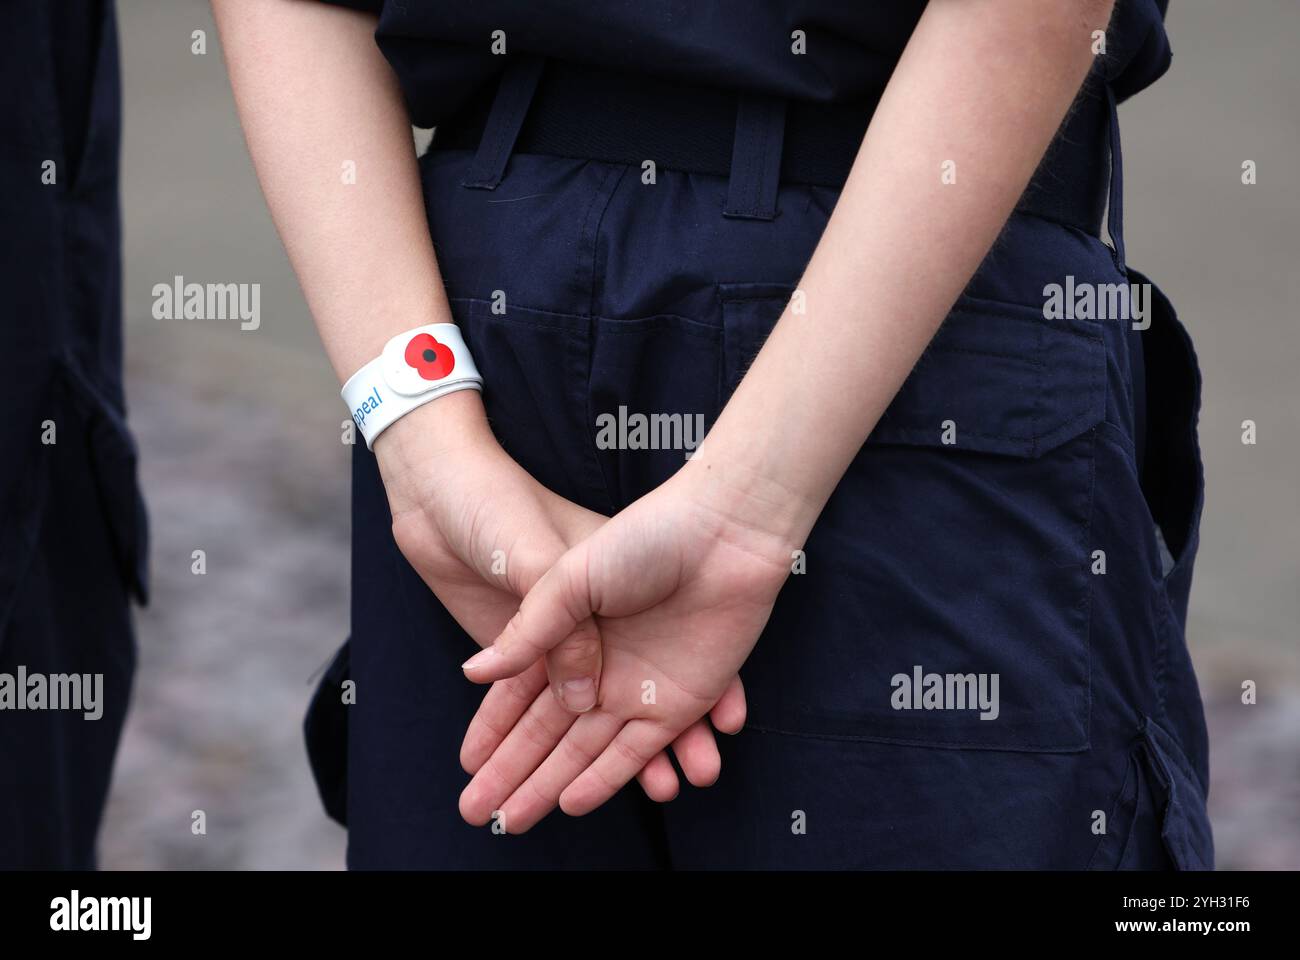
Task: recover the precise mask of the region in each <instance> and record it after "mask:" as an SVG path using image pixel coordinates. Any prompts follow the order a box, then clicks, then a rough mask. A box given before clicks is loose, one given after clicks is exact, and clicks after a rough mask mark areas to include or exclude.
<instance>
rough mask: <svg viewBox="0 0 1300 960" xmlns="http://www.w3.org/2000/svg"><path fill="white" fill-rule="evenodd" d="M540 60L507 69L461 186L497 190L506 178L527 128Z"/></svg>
mask: <svg viewBox="0 0 1300 960" xmlns="http://www.w3.org/2000/svg"><path fill="white" fill-rule="evenodd" d="M544 62H545V61H543V60H542V59H541V58H540V57H519V58H517V59H512V60H511V61H510V63H508V64H507V65H506V68H505V72H504V73H503V74H502V75H501V85H500V86H499V87H497V95H496V99H495V100H493V101H492V109H491V111H490V112H489V113H488V118H487V124H486V126H484V128H483V139H482V140H480V141H479V144H478V151H477V152H476V153H475V154H474V161H473V162H472V163H471V164H470V168H469V172H468V173H467V174H466V177H465V180H464V181H463V182H462V183H461V186H463V187H469V188H471V189H474V190H495V189H496V188H497V185H498V184H500V183H501V178H502V177H503V176H505V172H506V163H507V162H508V161H509V160H510V154H511V153H512V152H513V151H514V149H515V140H516V139H517V138H518V136H519V131H520V129H521V128H522V127H523V125H524V117H525V116H526V115H527V113H528V105H529V104H530V103H531V102H532V99H533V94H534V93H535V92H536V90H537V82H538V80H540V79H541V76H542V64H543V63H544Z"/></svg>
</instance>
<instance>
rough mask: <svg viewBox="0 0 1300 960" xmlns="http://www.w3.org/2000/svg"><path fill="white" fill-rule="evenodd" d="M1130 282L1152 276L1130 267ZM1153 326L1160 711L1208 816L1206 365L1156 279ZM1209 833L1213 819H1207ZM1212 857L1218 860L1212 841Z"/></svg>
mask: <svg viewBox="0 0 1300 960" xmlns="http://www.w3.org/2000/svg"><path fill="white" fill-rule="evenodd" d="M1129 279H1130V282H1132V283H1150V281H1149V280H1148V279H1147V278H1146V277H1145V276H1143V275H1142V274H1140V273H1138V272H1137V271H1135V270H1132V269H1130V270H1129ZM1150 289H1151V297H1150V301H1149V302H1150V304H1151V312H1150V326H1149V328H1148V329H1147V330H1145V331H1144V332H1143V333H1142V337H1143V354H1144V357H1145V366H1146V383H1147V431H1146V436H1147V441H1146V452H1145V458H1144V464H1143V470H1142V492H1143V496H1144V497H1145V499H1146V502H1147V507H1148V510H1149V515H1150V519H1151V520H1152V521H1153V523H1154V525H1155V528H1156V530H1155V531H1153V535H1155V533H1156V532H1157V531H1158V538H1159V543H1161V544H1163V545H1164V546H1165V547H1166V548H1167V553H1168V559H1167V561H1166V562H1167V564H1168V569H1167V570H1165V571H1164V577H1163V579H1162V582H1161V583H1160V584H1159V586H1158V588H1157V592H1156V597H1155V604H1156V615H1155V620H1156V625H1157V641H1158V644H1159V646H1158V648H1157V651H1156V655H1157V662H1156V668H1155V675H1156V677H1157V678H1158V681H1157V682H1158V685H1159V686H1158V690H1157V693H1158V708H1159V709H1158V712H1157V713H1156V719H1157V720H1158V721H1159V722H1160V724H1161V725H1162V730H1163V732H1164V736H1165V738H1166V739H1168V740H1170V741H1172V742H1173V743H1175V744H1176V746H1175V747H1174V749H1175V750H1176V751H1177V754H1178V756H1180V757H1182V758H1183V759H1184V766H1186V767H1187V768H1188V769H1189V770H1190V771H1191V772H1192V773H1193V774H1194V779H1195V789H1194V791H1193V790H1184V791H1183V793H1182V798H1181V802H1182V805H1183V806H1184V807H1191V806H1192V805H1194V804H1195V805H1198V806H1199V813H1198V816H1199V817H1201V818H1204V817H1205V797H1206V792H1207V790H1208V784H1209V737H1208V735H1207V733H1206V728H1205V709H1204V706H1203V705H1202V702H1201V694H1200V689H1199V686H1198V684H1197V681H1196V673H1195V670H1194V669H1193V667H1192V659H1191V654H1190V652H1189V651H1188V649H1187V639H1186V626H1187V604H1188V599H1189V595H1190V593H1191V585H1192V568H1193V566H1194V564H1195V562H1196V551H1197V546H1198V544H1199V542H1200V524H1201V511H1202V508H1203V506H1204V502H1205V471H1204V468H1203V466H1202V463H1201V451H1200V443H1199V440H1198V438H1197V418H1198V417H1199V415H1200V406H1201V373H1200V369H1199V367H1198V365H1197V361H1196V351H1195V349H1194V348H1193V346H1192V340H1191V336H1190V335H1189V334H1188V332H1187V330H1186V328H1184V327H1183V325H1182V323H1181V322H1180V321H1179V320H1178V316H1177V314H1176V313H1175V312H1174V309H1173V306H1172V304H1170V302H1169V301H1168V299H1167V298H1166V297H1165V296H1164V294H1163V293H1161V291H1160V289H1159V288H1158V287H1156V286H1155V285H1154V284H1153V285H1152V286H1151V288H1150ZM1207 837H1208V825H1207ZM1210 851H1211V852H1210V853H1208V854H1206V855H1205V856H1206V861H1207V862H1212V858H1213V853H1212V846H1211V848H1210Z"/></svg>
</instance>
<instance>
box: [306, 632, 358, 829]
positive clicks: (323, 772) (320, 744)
mask: <svg viewBox="0 0 1300 960" xmlns="http://www.w3.org/2000/svg"><path fill="white" fill-rule="evenodd" d="M350 677H351V641H350V640H349V641H346V642H344V644H343V646H341V647H339V649H338V651H337V652H336V653H335V654H334V658H333V659H332V660H331V661H330V664H329V666H328V667H327V668H326V669H325V674H324V675H323V676H322V677H321V681H320V683H319V684H318V685H317V686H316V691H315V693H313V694H312V698H311V703H310V704H309V705H308V707H307V715H306V717H305V718H304V719H303V737H304V738H305V739H306V741H307V761H308V763H309V764H310V766H311V775H312V778H313V779H314V780H315V781H316V790H317V792H318V793H319V794H320V799H321V803H322V804H323V805H324V807H325V812H326V813H327V814H328V815H329V817H330V818H331V819H332V820H335V821H337V822H338V823H340V824H342V825H343V826H345V827H346V826H347V825H348V705H347V704H346V703H344V702H343V684H344V683H346V682H347V681H348V680H349V679H350Z"/></svg>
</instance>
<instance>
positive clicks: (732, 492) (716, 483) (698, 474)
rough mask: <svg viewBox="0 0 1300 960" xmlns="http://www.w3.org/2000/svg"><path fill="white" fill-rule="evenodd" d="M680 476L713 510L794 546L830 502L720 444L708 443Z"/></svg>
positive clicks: (694, 496) (695, 497)
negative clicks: (724, 448)
mask: <svg viewBox="0 0 1300 960" xmlns="http://www.w3.org/2000/svg"><path fill="white" fill-rule="evenodd" d="M677 477H678V479H679V482H681V483H682V484H683V485H684V486H685V488H686V489H687V491H688V496H690V497H691V499H693V500H694V501H695V502H697V503H699V504H701V505H702V506H703V507H704V508H705V509H706V510H708V512H709V513H711V514H713V515H715V516H718V517H720V518H722V519H723V520H724V521H726V522H727V523H731V524H734V525H736V526H739V527H743V528H744V529H746V530H752V531H758V532H760V533H763V534H766V535H767V536H769V537H771V538H773V539H775V540H778V541H780V542H781V543H782V544H783V545H785V546H787V547H789V548H791V549H797V548H799V547H802V546H803V543H804V541H805V540H807V538H808V534H809V533H810V532H811V531H812V528H813V524H815V523H816V522H817V517H818V515H819V514H820V513H821V510H822V507H824V506H825V503H826V498H825V497H821V496H818V495H816V494H814V493H809V492H807V491H804V490H802V489H800V488H799V487H797V486H795V485H792V484H790V483H789V482H788V481H787V480H785V479H783V478H782V477H781V475H780V473H779V472H776V471H771V470H767V469H765V468H764V465H763V463H762V462H761V460H756V459H754V458H752V456H736V455H732V453H731V452H730V451H727V452H724V451H723V448H722V445H721V444H715V445H714V447H713V448H712V449H710V447H709V444H708V442H707V441H706V442H705V443H704V444H703V445H702V446H701V447H700V449H699V450H698V451H697V452H696V454H695V456H693V457H692V458H691V459H690V460H689V461H687V463H686V465H685V467H683V468H682V470H681V471H679V473H678V474H677Z"/></svg>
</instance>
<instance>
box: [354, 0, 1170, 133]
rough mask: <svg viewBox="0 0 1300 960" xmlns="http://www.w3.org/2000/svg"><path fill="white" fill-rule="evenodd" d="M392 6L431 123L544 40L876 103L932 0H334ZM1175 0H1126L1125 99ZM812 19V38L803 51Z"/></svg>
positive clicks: (395, 59) (1156, 48)
mask: <svg viewBox="0 0 1300 960" xmlns="http://www.w3.org/2000/svg"><path fill="white" fill-rule="evenodd" d="M332 2H335V3H341V4H344V5H346V6H351V7H355V8H357V9H364V10H370V11H372V12H374V13H376V14H378V16H379V24H378V28H377V30H376V34H375V36H376V40H377V41H378V43H379V46H380V49H382V50H383V52H384V55H385V56H386V57H387V58H388V60H389V62H390V63H392V65H393V68H394V69H395V70H396V72H397V75H398V78H399V80H400V82H401V85H402V89H403V91H404V93H405V95H406V100H407V104H408V107H409V109H410V112H411V118H412V120H413V122H414V123H415V124H416V125H417V126H421V127H432V126H436V125H437V124H438V123H439V122H441V121H445V120H447V119H448V118H450V117H452V116H454V115H455V114H456V112H457V110H458V109H459V108H460V107H462V106H463V105H465V104H466V103H467V101H469V100H470V99H471V98H472V97H473V96H474V95H475V94H476V93H478V92H479V91H481V90H482V88H483V87H484V86H485V85H486V84H488V83H490V82H492V81H493V80H494V78H495V77H496V76H497V74H498V73H499V72H500V70H501V68H502V65H503V64H504V62H505V59H506V58H505V57H503V56H500V55H496V54H494V53H493V50H492V44H493V34H494V31H504V34H505V44H506V53H507V54H514V53H531V54H538V55H542V56H546V57H552V58H556V59H560V60H566V61H569V62H572V63H578V64H583V65H587V66H593V67H601V68H606V69H611V70H621V71H629V72H635V73H645V74H650V75H654V76H657V77H661V78H664V79H669V80H677V81H681V82H685V83H696V84H703V85H707V86H711V87H718V88H723V89H729V90H747V91H754V92H761V93H769V94H773V95H776V96H781V97H787V98H790V99H794V100H812V101H822V102H865V103H870V104H874V103H875V101H876V100H878V99H879V97H880V94H881V92H882V91H883V90H884V87H885V83H886V82H887V81H888V79H889V76H890V74H891V73H892V72H893V69H894V66H895V64H896V63H897V62H898V58H899V56H900V55H901V54H902V52H903V48H904V47H905V46H906V44H907V41H908V38H909V37H910V36H911V34H912V30H913V29H914V28H915V27H916V24H917V21H918V20H919V19H920V16H921V12H922V11H923V10H924V9H925V0H890V2H887V3H867V2H863V0H604V2H599V3H593V2H591V0H551V2H547V3H536V2H533V0H474V2H468V3H449V2H447V0H332ZM1166 6H1167V0H1119V2H1118V4H1117V8H1116V11H1115V14H1114V17H1113V19H1112V22H1111V25H1110V30H1109V31H1108V36H1107V55H1106V57H1105V58H1104V59H1103V61H1102V63H1101V66H1100V70H1101V71H1102V74H1103V77H1104V79H1105V80H1107V81H1109V82H1110V83H1111V84H1112V86H1114V88H1115V91H1116V93H1117V94H1118V96H1119V98H1120V99H1123V98H1125V97H1128V96H1131V95H1132V94H1133V93H1135V92H1137V91H1138V90H1140V89H1142V88H1143V87H1145V86H1147V85H1148V84H1150V83H1152V82H1154V81H1155V80H1156V79H1157V78H1158V77H1159V76H1160V75H1161V74H1162V73H1163V72H1164V71H1165V69H1167V67H1168V66H1169V42H1168V38H1167V37H1166V35H1165V30H1164V12H1165V7H1166ZM796 30H801V31H803V37H804V43H805V52H804V53H803V54H802V55H794V54H793V53H792V51H791V44H792V43H793V42H794V41H793V40H792V34H793V33H794V32H795V31H796Z"/></svg>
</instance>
